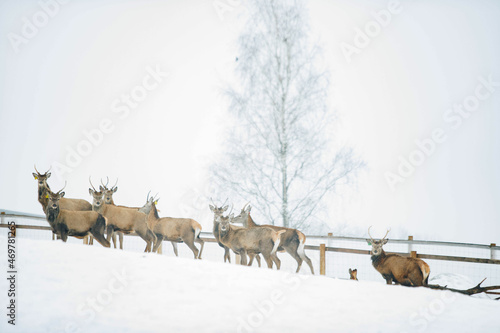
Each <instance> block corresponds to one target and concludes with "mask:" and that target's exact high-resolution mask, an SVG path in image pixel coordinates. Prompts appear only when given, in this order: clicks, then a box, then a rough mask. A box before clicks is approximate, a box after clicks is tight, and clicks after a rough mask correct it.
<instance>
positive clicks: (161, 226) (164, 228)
mask: <svg viewBox="0 0 500 333" xmlns="http://www.w3.org/2000/svg"><path fill="white" fill-rule="evenodd" d="M147 224H148V227H149V229H151V230H152V231H153V232H154V233H155V235H156V238H157V240H156V242H155V244H154V247H153V252H156V251H157V250H158V247H159V246H160V244H161V242H162V240H163V239H165V240H168V241H170V242H172V245H173V246H174V252H175V255H176V256H178V254H177V246H176V245H174V244H175V243H186V245H187V246H188V247H189V248H190V249H191V251H193V254H194V258H195V259H201V253H202V252H203V246H204V242H203V240H202V239H201V238H200V232H201V225H200V224H199V223H198V222H196V221H195V220H193V219H189V218H173V217H162V218H160V217H159V215H158V210H157V209H156V205H155V203H154V202H152V207H151V210H150V212H149V214H148V218H147ZM195 242H196V243H199V244H200V245H201V248H200V250H199V251H198V248H197V247H196V246H195V245H194V243H195Z"/></svg>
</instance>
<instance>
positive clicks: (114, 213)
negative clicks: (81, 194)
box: [89, 189, 156, 252]
mask: <svg viewBox="0 0 500 333" xmlns="http://www.w3.org/2000/svg"><path fill="white" fill-rule="evenodd" d="M89 192H90V194H91V195H92V196H93V209H94V211H96V212H98V213H100V214H102V215H103V216H105V217H106V218H107V219H108V223H107V240H108V242H109V241H110V239H111V236H112V235H113V232H115V231H121V232H123V233H124V234H129V233H131V232H135V233H137V234H138V235H139V237H141V238H142V239H144V241H145V242H146V249H145V250H144V252H151V249H152V245H153V244H154V243H155V242H156V236H155V234H154V233H153V232H152V231H151V230H150V229H149V228H148V226H147V224H146V214H144V213H141V212H139V211H138V210H137V209H134V208H125V207H117V206H114V205H108V204H106V203H104V202H103V193H102V192H97V191H95V190H92V189H89Z"/></svg>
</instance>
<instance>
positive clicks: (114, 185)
mask: <svg viewBox="0 0 500 333" xmlns="http://www.w3.org/2000/svg"><path fill="white" fill-rule="evenodd" d="M116 184H118V178H116V183H115V185H113V187H112V188H115V187H116Z"/></svg>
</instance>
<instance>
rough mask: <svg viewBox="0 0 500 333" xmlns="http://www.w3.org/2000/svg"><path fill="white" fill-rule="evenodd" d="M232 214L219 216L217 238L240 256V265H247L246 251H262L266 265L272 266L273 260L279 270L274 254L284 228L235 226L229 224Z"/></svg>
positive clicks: (278, 262) (256, 252)
mask: <svg viewBox="0 0 500 333" xmlns="http://www.w3.org/2000/svg"><path fill="white" fill-rule="evenodd" d="M233 218H234V215H233V214H231V215H230V216H219V217H218V218H217V222H219V240H220V242H221V243H222V244H224V245H225V246H227V247H229V248H230V249H231V250H233V251H234V252H235V253H237V254H239V255H240V256H241V265H247V254H248V253H255V254H258V253H262V256H263V257H264V259H265V260H266V262H267V267H268V268H272V267H273V261H274V263H275V264H276V268H277V269H278V270H279V269H280V267H281V261H280V260H279V259H278V256H277V255H276V251H277V249H278V246H279V245H280V237H281V234H282V233H285V230H279V231H274V230H273V229H271V228H266V227H262V228H235V226H233V225H231V223H230V222H231V220H232V219H233Z"/></svg>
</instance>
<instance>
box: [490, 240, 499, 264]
mask: <svg viewBox="0 0 500 333" xmlns="http://www.w3.org/2000/svg"><path fill="white" fill-rule="evenodd" d="M495 246H497V245H496V244H495V243H491V244H490V248H491V249H490V251H491V254H490V257H491V259H492V260H493V259H496V258H495V249H494V247H495Z"/></svg>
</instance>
